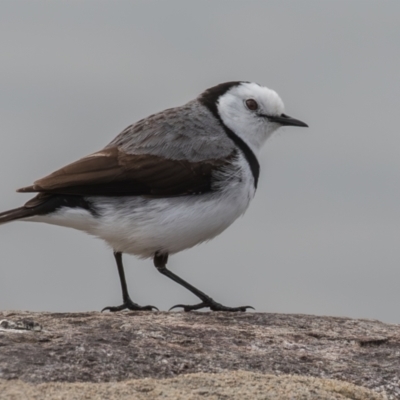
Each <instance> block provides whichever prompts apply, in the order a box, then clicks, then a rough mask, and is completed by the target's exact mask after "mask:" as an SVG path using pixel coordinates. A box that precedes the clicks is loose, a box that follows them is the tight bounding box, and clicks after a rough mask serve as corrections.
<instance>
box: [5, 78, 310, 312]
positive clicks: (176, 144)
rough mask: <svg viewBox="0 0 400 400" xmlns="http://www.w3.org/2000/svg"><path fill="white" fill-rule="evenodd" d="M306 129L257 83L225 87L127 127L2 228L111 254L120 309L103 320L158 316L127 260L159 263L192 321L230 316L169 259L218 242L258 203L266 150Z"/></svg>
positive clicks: (59, 174) (35, 188) (63, 172)
mask: <svg viewBox="0 0 400 400" xmlns="http://www.w3.org/2000/svg"><path fill="white" fill-rule="evenodd" d="M286 125H292V126H302V127H307V125H306V124H305V123H304V122H301V121H299V120H297V119H294V118H291V117H289V116H288V115H286V114H284V105H283V102H282V100H281V99H280V97H279V96H278V94H277V93H276V92H275V91H273V90H271V89H268V88H266V87H264V86H260V85H258V84H256V83H252V82H226V83H222V84H220V85H217V86H215V87H212V88H210V89H207V90H206V91H204V92H203V93H202V94H200V95H199V96H198V97H197V98H196V99H195V100H192V101H190V102H188V103H187V104H185V105H183V106H181V107H176V108H170V109H167V110H164V111H161V112H159V113H157V114H154V115H150V116H149V117H147V118H145V119H142V120H140V121H138V122H136V123H135V124H133V125H130V126H128V127H127V128H126V129H125V130H124V131H122V132H121V133H120V134H119V135H118V136H117V137H116V138H115V139H114V140H113V141H112V142H111V143H110V144H108V145H107V146H106V147H105V148H104V149H103V150H100V151H98V152H96V153H93V154H90V155H88V156H86V157H84V158H82V159H80V160H78V161H76V162H74V163H72V164H69V165H67V166H65V167H64V168H61V169H59V170H58V171H55V172H53V173H52V174H50V175H48V176H46V177H45V178H42V179H39V180H38V181H36V182H35V183H34V184H33V185H32V186H28V187H24V188H22V189H19V190H18V191H19V192H24V193H26V192H36V193H38V194H37V195H36V196H35V197H34V198H32V199H31V200H29V201H28V202H27V203H26V204H25V205H24V206H22V207H19V208H16V209H13V210H9V211H6V212H3V213H1V214H0V224H2V223H6V222H10V221H14V220H23V221H34V222H45V223H48V224H55V225H61V226H66V227H70V228H75V229H79V230H81V231H84V232H87V233H89V234H90V235H93V236H97V237H99V238H101V239H103V240H105V241H106V242H107V243H108V244H109V245H110V246H111V248H112V249H113V250H114V256H115V260H116V263H117V267H118V273H119V278H120V282H121V288H122V297H123V304H122V305H120V306H117V307H106V308H104V309H103V310H109V311H120V310H124V309H129V310H153V309H156V307H154V306H140V305H139V304H136V303H134V302H133V301H132V300H131V298H130V296H129V293H128V288H127V284H126V280H125V274H124V268H123V265H122V253H128V254H133V255H136V256H138V257H140V258H152V259H153V262H154V265H155V267H156V268H157V270H158V271H159V272H161V273H162V274H163V275H165V276H167V277H168V278H170V279H172V280H173V281H175V282H177V283H179V284H180V285H182V286H184V287H185V288H186V289H188V290H190V291H191V292H192V293H193V294H194V295H196V296H197V297H198V298H199V299H200V300H201V302H200V303H199V304H195V305H183V304H179V305H176V306H174V307H172V308H175V307H182V308H183V309H184V310H185V311H190V310H199V309H201V308H207V307H208V308H210V309H211V310H214V311H246V309H247V308H252V307H250V306H242V307H226V306H224V305H222V304H220V303H217V302H216V301H215V300H213V299H212V298H211V297H209V296H207V295H206V294H205V293H203V292H202V291H200V290H199V289H197V288H195V287H194V286H192V285H190V284H189V283H188V282H186V281H184V280H183V279H182V278H180V277H179V276H177V275H175V274H174V273H172V272H171V271H170V270H169V269H167V267H166V265H167V261H168V255H169V254H174V253H178V252H179V251H182V250H185V249H188V248H190V247H193V246H195V245H197V244H199V243H202V242H204V241H207V240H210V239H212V238H213V237H215V236H217V235H219V234H220V233H221V232H222V231H224V230H225V229H226V228H227V227H228V226H229V225H231V224H232V223H233V222H234V221H235V220H236V219H237V218H238V217H239V216H240V215H242V214H243V213H244V212H245V211H246V209H247V207H248V206H249V203H250V201H251V200H252V199H253V197H254V195H255V192H256V189H257V182H258V177H259V172H260V165H259V162H258V156H259V152H260V148H261V147H262V145H263V144H264V143H265V141H266V139H268V137H269V136H271V134H272V133H273V132H274V131H276V130H277V129H278V128H279V127H281V126H286Z"/></svg>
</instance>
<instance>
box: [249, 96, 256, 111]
mask: <svg viewBox="0 0 400 400" xmlns="http://www.w3.org/2000/svg"><path fill="white" fill-rule="evenodd" d="M246 106H247V108H248V109H249V110H251V111H256V110H257V109H258V104H257V102H256V101H255V100H254V99H248V100H246Z"/></svg>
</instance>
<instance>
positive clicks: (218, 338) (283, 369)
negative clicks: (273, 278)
mask: <svg viewBox="0 0 400 400" xmlns="http://www.w3.org/2000/svg"><path fill="white" fill-rule="evenodd" d="M234 371H240V372H234ZM194 373H196V375H193V374H194ZM197 373H203V374H197ZM215 373H217V374H216V375H214V374H215ZM238 374H239V375H238ZM246 374H247V375H246ZM267 374H272V375H275V377H273V376H270V375H267ZM286 374H290V375H296V376H297V377H290V376H287V375H286ZM235 376H236V378H233V377H235ZM306 376H308V377H316V378H323V379H327V378H329V379H337V380H339V381H342V382H343V381H344V382H349V383H352V384H355V385H359V386H363V387H364V388H368V389H371V390H373V392H371V391H369V392H367V391H364V392H363V393H364V394H363V396H364V397H362V396H361V395H360V394H354V393H355V392H354V390H355V389H354V390H353V389H343V390H347V392H346V391H342V392H340V390H342V389H335V390H336V392H332V390H331V391H330V392H331V393H330V394H326V393H329V390H328V389H326V387H325V388H324V385H323V384H322V383H321V380H320V379H319V380H315V379H314V380H312V379H306V378H305V377H306ZM144 378H154V379H150V380H149V379H147V380H146V379H145V380H143V379H144ZM160 378H173V379H167V380H159V379H160ZM278 378H279V379H278ZM138 379H140V381H138ZM288 379H289V381H290V382H292V384H293V385H295V384H296V385H298V387H299V388H301V389H299V390H300V392H299V393H300V394H298V395H293V396H292V397H290V395H289V394H287V393H289V392H288V391H287V390H288V389H287V388H288V387H289V386H288V383H287V382H289V381H287V380H288ZM10 380H14V381H10ZM229 380H230V381H229ZM257 380H258V381H257ZM228 381H229V382H231V383H230V384H227V382H228ZM256 381H257V382H258V383H254V382H256ZM56 382H57V383H56ZM116 382H120V383H118V384H117V383H116ZM143 382H149V384H150V383H151V385H155V386H154V387H155V388H157V390H161V392H163V393H164V394H156V392H154V393H153V394H149V393H150V392H149V393H148V396H149V397H146V396H147V394H146V393H147V392H146V393H145V392H140V393H141V394H140V396H141V397H140V396H137V397H136V398H138V399H142V398H143V399H144V398H146V399H147V398H149V399H150V398H158V397H160V398H168V399H169V398H171V399H172V398H182V399H184V398H185V399H186V398H187V399H197V398H199V399H200V398H210V399H213V398H215V399H225V398H226V399H231V398H232V399H236V398H238V399H239V398H240V399H245V398H246V397H244V394H243V393H247V392H248V393H253V392H251V391H249V390H250V389H249V384H250V383H251V382H253V383H254V384H251V385H250V386H251V387H253V386H254V388H253V389H254V395H252V396H253V397H248V398H249V399H250V398H254V399H270V398H271V399H272V398H274V399H293V400H294V399H295V400H298V399H317V398H320V399H347V398H348V399H375V398H376V399H379V398H388V399H397V398H399V399H400V326H398V325H389V324H383V323H381V322H379V321H371V320H353V319H347V318H333V317H316V316H307V315H282V314H264V313H262V314H258V313H218V312H215V313H196V312H191V313H177V312H176V313H175V312H171V313H166V312H147V313H146V312H126V313H118V314H112V313H103V314H100V313H97V312H93V313H73V314H67V313H65V314H56V313H32V312H0V398H10V399H11V398H18V397H10V396H12V394H11V392H10V390H19V389H21V388H23V387H25V389H24V390H28V389H27V388H32V390H34V389H35V388H36V389H37V388H38V387H39V386H37V384H45V385H41V386H40V387H42V389H43V390H42V392H43V393H48V395H46V396H47V397H43V396H44V395H43V396H42V397H41V398H46V399H47V398H48V399H50V398H57V399H58V398H60V399H70V398H71V399H72V398H110V399H111V398H114V397H112V396H111V397H110V396H108V397H101V395H100V394H99V397H95V396H94V395H90V393H89V392H90V390H97V389H93V388H98V390H100V391H101V390H103V391H104V390H105V391H107V390H108V391H109V390H110V388H112V387H114V389H115V390H117V388H119V389H118V390H121V391H122V392H121V393H123V391H124V390H125V389H126V388H131V389H132V390H136V389H135V387H136V385H139V386H140V385H142V384H143ZM155 382H156V383H157V384H156V383H155ZM168 382H169V383H168ZM184 382H187V385H186V386H185V385H184ZM196 382H197V384H196ZM202 382H208V383H202ZM223 382H225V383H223ZM232 382H238V383H237V385H236V386H237V388H236V389H234V388H235V384H236V383H232ZM240 382H241V383H240ZM249 382H250V383H249ZM260 382H263V383H260ZM277 382H280V384H279V385H278V384H277ZM296 382H297V383H296ZM312 382H316V383H315V384H316V385H319V387H320V388H321V389H318V390H321V392H320V394H319V397H318V396H317V397H315V393H317V392H318V391H317V388H316V387H315V386H313V384H312ZM325 382H328V383H329V382H332V381H325ZM47 383H54V384H47ZM78 383H80V385H81V386H79V384H78ZM85 383H87V384H85ZM93 383H101V385H93ZM328 383H327V384H328ZM267 384H269V386H268V385H267ZM24 385H25V386H24ZM57 385H59V386H57ZM60 385H61V386H60ZM77 385H78V386H77ZM82 385H83V386H82ZM182 385H183V386H182ZM196 385H197V386H196ZM232 385H233V386H232ZM246 385H247V387H246ZM258 385H261V387H262V389H260V390H261V391H259V392H257V387H258ZM263 385H267V386H263ZM271 385H272V386H271ZM329 385H330V387H337V388H339V386H340V385H342V384H341V383H337V384H336V386H335V384H334V383H329ZM329 385H328V386H329ZM332 385H333V386H332ZM338 385H339V386H338ZM343 385H344V383H343ZM278 386H280V387H281V388H282V390H286V395H285V394H282V393H284V392H282V393H281V394H280V395H277V394H276V395H273V394H271V393H272V392H268V390H272V388H273V387H275V388H276V387H278ZM55 387H59V388H61V387H63V388H67V387H68V388H72V389H71V390H73V388H77V387H80V388H81V390H83V389H82V387H84V388H85V390H84V392H85V393H86V391H88V395H87V396H88V397H73V394H71V396H72V397H68V395H65V396H64V395H61V393H62V390H61V389H60V396H59V397H51V396H52V395H51V393H52V391H53V392H54V390H55V389H54V388H55ZM202 387H203V389H201V388H202ZM204 387H205V389H204ZM293 387H294V386H293ZM307 387H308V392H305V390H306V389H305V388H307ZM346 387H349V388H354V387H353V386H352V385H347V386H346ZM18 388H19V389H18ZM124 388H125V389H124ZM168 388H170V390H169V389H168ZM195 388H197V389H195ZM285 388H286V389H285ZM36 389H35V390H36ZM358 389H359V390H363V389H362V388H358ZM21 390H22V389H21ZM63 390H64V389H63ZM65 390H67V389H65ZM126 390H128V389H126ZM126 390H125V391H126ZM154 390H156V389H154ZM185 390H186V392H185ZM196 390H200V391H201V390H203V392H204V393H200V392H196ZM207 390H208V392H207ZM218 390H220V391H221V393H220V394H218V393H219V392H218ZM224 390H227V391H228V392H226V393H225V392H223V391H224ZM229 390H232V395H229ZM240 390H243V393H242V394H241V395H240ZM273 390H275V389H273ZM293 390H294V389H293ZM351 390H353V392H354V393H353V394H351V393H352V392H351ZM7 391H8V392H7ZM174 391H175V394H174V395H173V394H171V393H174ZM179 391H182V393H181V394H179V393H180V392H179ZM322 391H325V392H326V393H325V394H321V393H323V392H322ZM5 393H9V397H4V396H5ZM32 393H33V392H32ZM54 393H55V392H54ZM69 393H73V392H69ZM82 393H83V392H82ZM99 393H100V392H99ZM124 393H125V392H124ZM157 393H158V392H157ZM168 393H169V394H168ZM224 393H225V394H224ZM365 393H369V394H368V396H370V397H365V396H367V395H366V394H365ZM374 393H375V394H374ZM379 393H381V394H379ZM385 393H386V394H385ZM233 394H235V396H236V395H237V396H238V397H232V396H233ZM2 396H3V397H2ZM49 396H50V397H49ZM62 396H64V397H62ZM85 396H86V395H85ZM123 396H124V394H121V395H120V396H119V397H118V396H117V397H115V398H124V397H123ZM165 396H172V397H165ZM174 396H175V397H174ZM179 396H181V397H179ZM207 396H208V397H207ZM213 396H214V397H213ZM257 396H258V397H257ZM263 396H264V397H263ZM268 396H269V397H268ZM271 396H272V397H271ZM279 396H281V397H279ZM285 396H286V397H285ZM307 396H308V397H307ZM312 396H314V397H312ZM323 396H325V397H323ZM329 396H330V397H329ZM340 396H342V397H340ZM346 396H347V397H346ZM357 396H359V397H357ZM360 396H361V397H360ZM371 396H378V397H371ZM30 398H36V397H34V394H32V396H31V397H30ZM37 398H39V397H37ZM127 398H128V397H127Z"/></svg>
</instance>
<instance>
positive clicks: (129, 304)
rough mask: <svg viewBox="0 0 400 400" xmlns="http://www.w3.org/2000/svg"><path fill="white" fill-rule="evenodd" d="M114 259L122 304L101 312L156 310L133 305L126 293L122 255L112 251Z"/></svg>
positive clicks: (150, 307)
mask: <svg viewBox="0 0 400 400" xmlns="http://www.w3.org/2000/svg"><path fill="white" fill-rule="evenodd" d="M114 257H115V261H116V262H117V267H118V274H119V280H120V282H121V289H122V299H123V301H124V303H123V304H122V305H120V306H117V307H105V308H103V309H102V310H101V312H103V311H106V310H108V311H112V312H115V311H121V310H139V311H152V310H157V311H158V308H157V307H154V306H144V307H142V306H139V304H136V303H134V302H133V301H132V300H131V298H130V297H129V293H128V286H127V285H126V279H125V272H124V266H123V264H122V253H120V252H116V251H114Z"/></svg>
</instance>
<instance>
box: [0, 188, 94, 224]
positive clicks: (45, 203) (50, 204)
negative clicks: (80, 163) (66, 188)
mask: <svg viewBox="0 0 400 400" xmlns="http://www.w3.org/2000/svg"><path fill="white" fill-rule="evenodd" d="M61 207H70V208H83V209H85V210H88V211H90V212H91V213H92V214H93V215H96V214H97V210H96V208H95V207H94V206H93V204H92V203H91V202H89V201H87V200H86V199H85V198H84V197H82V196H74V195H53V194H46V193H39V194H38V195H37V196H35V197H34V198H32V199H30V200H29V201H28V202H27V203H25V205H23V206H22V207H19V208H14V209H13V210H8V211H4V212H2V213H0V225H1V224H5V223H7V222H11V221H15V220H18V219H23V218H29V217H33V216H34V215H45V214H49V213H52V212H54V211H56V210H58V209H59V208H61Z"/></svg>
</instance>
